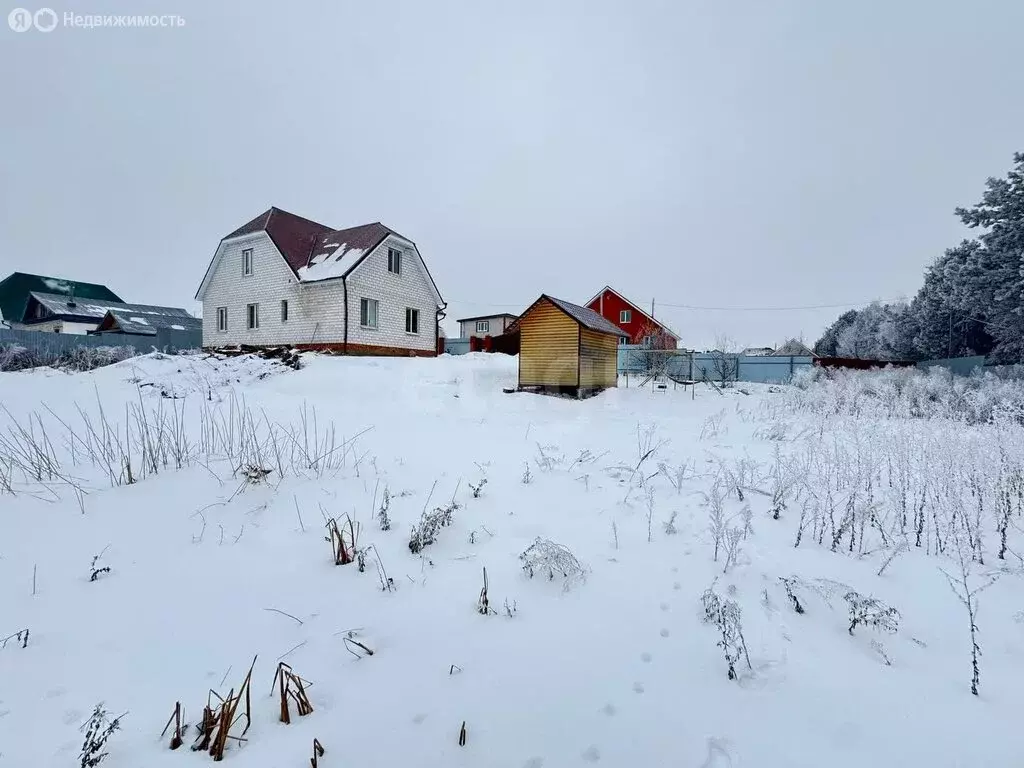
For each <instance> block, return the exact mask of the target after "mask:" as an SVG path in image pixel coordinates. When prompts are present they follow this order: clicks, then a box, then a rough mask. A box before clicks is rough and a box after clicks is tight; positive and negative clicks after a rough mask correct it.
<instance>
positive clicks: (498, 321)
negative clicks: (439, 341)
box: [459, 315, 512, 339]
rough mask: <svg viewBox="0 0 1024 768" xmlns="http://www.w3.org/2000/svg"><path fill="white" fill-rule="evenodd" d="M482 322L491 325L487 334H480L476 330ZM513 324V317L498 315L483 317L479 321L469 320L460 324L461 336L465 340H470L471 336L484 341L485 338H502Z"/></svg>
mask: <svg viewBox="0 0 1024 768" xmlns="http://www.w3.org/2000/svg"><path fill="white" fill-rule="evenodd" d="M480 320H486V321H487V322H488V323H490V326H489V328H488V330H487V331H486V332H482V333H478V332H477V330H476V324H477V322H479V321H480ZM511 324H512V318H511V317H505V316H504V315H497V316H494V317H481V318H478V319H477V320H467V321H465V322H463V323H459V325H460V326H461V327H460V329H459V335H460V337H461V338H463V339H468V338H469V337H470V336H476V337H477V338H480V339H482V338H483V337H484V336H500V335H501V334H503V333H504V332H505V329H506V328H508V327H509V326H510V325H511Z"/></svg>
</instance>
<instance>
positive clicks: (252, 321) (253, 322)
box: [246, 304, 260, 331]
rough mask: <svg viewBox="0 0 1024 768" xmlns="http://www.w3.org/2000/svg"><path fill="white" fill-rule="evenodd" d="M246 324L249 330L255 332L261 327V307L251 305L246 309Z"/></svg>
mask: <svg viewBox="0 0 1024 768" xmlns="http://www.w3.org/2000/svg"><path fill="white" fill-rule="evenodd" d="M246 322H247V324H248V327H249V330H250V331H252V330H255V329H257V328H259V327H260V305H259V304H249V305H248V306H247V307H246Z"/></svg>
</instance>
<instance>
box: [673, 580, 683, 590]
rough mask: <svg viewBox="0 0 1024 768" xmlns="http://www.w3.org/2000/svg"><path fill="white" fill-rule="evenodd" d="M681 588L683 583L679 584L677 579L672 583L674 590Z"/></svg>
mask: <svg viewBox="0 0 1024 768" xmlns="http://www.w3.org/2000/svg"><path fill="white" fill-rule="evenodd" d="M682 588H683V585H682V584H680V583H679V582H678V581H677V582H676V583H675V584H673V585H672V589H674V590H676V592H678V591H679V590H680V589H682Z"/></svg>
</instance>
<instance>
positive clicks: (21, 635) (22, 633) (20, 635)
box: [0, 628, 29, 649]
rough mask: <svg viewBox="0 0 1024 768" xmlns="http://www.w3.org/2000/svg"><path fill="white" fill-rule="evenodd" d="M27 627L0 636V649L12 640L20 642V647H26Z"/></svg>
mask: <svg viewBox="0 0 1024 768" xmlns="http://www.w3.org/2000/svg"><path fill="white" fill-rule="evenodd" d="M28 635H29V632H28V629H27V628H26V629H19V630H18V631H17V632H15V633H14V634H13V635H8V636H7V637H0V649H3V648H6V647H7V643H8V642H10V641H11V640H14V641H15V642H16V643H21V647H22V648H28Z"/></svg>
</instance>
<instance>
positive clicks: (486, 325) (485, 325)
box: [476, 320, 491, 333]
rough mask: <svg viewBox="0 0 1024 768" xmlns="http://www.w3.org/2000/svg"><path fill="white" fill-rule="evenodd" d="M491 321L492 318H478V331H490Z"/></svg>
mask: <svg viewBox="0 0 1024 768" xmlns="http://www.w3.org/2000/svg"><path fill="white" fill-rule="evenodd" d="M490 331H491V321H490V320H477V321H476V332H477V333H490Z"/></svg>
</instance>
